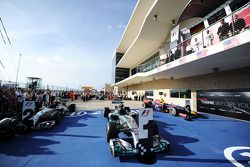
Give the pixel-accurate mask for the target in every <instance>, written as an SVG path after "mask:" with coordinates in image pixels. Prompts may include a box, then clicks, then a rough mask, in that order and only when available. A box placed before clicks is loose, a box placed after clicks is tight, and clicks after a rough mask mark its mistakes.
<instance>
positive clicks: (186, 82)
mask: <svg viewBox="0 0 250 167" xmlns="http://www.w3.org/2000/svg"><path fill="white" fill-rule="evenodd" d="M244 88H250V67H247V68H242V69H237V70H231V71H225V72H216V73H212V74H207V75H201V76H196V77H189V78H183V79H173V80H170V79H159V80H154V81H151V82H145V83H141V84H136V85H132V86H128V87H126V90H127V92H128V97H131V98H132V99H134V95H133V94H132V92H136V93H137V95H140V94H141V95H142V94H144V92H145V90H152V91H153V92H154V96H153V97H152V98H153V99H160V98H163V99H164V100H165V102H167V103H173V104H176V105H177V104H178V105H181V106H184V105H185V100H190V103H191V109H192V110H194V111H196V110H197V104H196V91H197V90H208V89H244ZM171 89H191V99H186V98H171V97H170V90H171ZM159 92H163V95H159Z"/></svg>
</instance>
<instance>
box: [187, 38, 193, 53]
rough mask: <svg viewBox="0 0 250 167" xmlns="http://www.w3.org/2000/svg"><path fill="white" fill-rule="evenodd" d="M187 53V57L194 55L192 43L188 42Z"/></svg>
mask: <svg viewBox="0 0 250 167" xmlns="http://www.w3.org/2000/svg"><path fill="white" fill-rule="evenodd" d="M186 52H187V55H189V54H191V53H193V47H192V45H191V44H190V41H188V42H187V46H186Z"/></svg>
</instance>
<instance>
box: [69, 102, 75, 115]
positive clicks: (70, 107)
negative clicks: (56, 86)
mask: <svg viewBox="0 0 250 167" xmlns="http://www.w3.org/2000/svg"><path fill="white" fill-rule="evenodd" d="M68 109H69V112H70V113H73V112H75V111H76V104H70V105H69V107H68Z"/></svg>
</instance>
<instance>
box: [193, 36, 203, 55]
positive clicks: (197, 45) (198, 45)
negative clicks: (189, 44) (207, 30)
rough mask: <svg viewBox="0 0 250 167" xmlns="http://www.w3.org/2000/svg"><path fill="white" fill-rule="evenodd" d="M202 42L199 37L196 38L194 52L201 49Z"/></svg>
mask: <svg viewBox="0 0 250 167" xmlns="http://www.w3.org/2000/svg"><path fill="white" fill-rule="evenodd" d="M201 44H202V43H201V42H200V41H198V39H197V38H194V45H193V51H194V52H197V51H200V45H201Z"/></svg>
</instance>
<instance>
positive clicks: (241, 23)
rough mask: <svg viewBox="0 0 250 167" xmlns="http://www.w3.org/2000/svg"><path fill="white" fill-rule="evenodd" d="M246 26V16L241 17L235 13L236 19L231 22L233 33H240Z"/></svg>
mask: <svg viewBox="0 0 250 167" xmlns="http://www.w3.org/2000/svg"><path fill="white" fill-rule="evenodd" d="M245 26H246V22H245V20H244V18H239V16H238V15H234V21H233V22H232V23H230V31H231V34H239V33H240V32H241V31H242V30H244V28H245Z"/></svg>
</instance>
